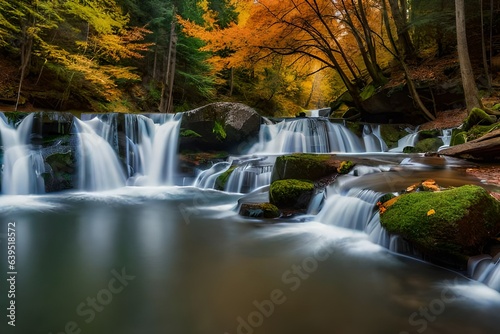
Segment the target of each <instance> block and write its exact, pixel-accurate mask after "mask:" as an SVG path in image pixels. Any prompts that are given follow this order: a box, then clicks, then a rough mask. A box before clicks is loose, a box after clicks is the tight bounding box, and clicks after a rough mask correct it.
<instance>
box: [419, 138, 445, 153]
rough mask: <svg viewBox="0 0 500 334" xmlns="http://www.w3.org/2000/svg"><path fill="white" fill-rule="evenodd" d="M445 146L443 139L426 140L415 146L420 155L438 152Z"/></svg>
mask: <svg viewBox="0 0 500 334" xmlns="http://www.w3.org/2000/svg"><path fill="white" fill-rule="evenodd" d="M443 144H444V143H443V140H442V139H441V138H426V139H423V140H420V141H418V142H417V143H416V144H415V151H416V152H418V153H425V152H436V151H437V150H438V148H439V147H441V146H443Z"/></svg>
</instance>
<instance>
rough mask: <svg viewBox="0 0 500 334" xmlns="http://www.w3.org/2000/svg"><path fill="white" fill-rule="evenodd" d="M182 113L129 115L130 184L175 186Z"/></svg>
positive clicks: (126, 124)
mask: <svg viewBox="0 0 500 334" xmlns="http://www.w3.org/2000/svg"><path fill="white" fill-rule="evenodd" d="M181 119H182V114H180V113H179V114H175V115H173V114H159V115H148V116H144V115H130V114H129V115H125V128H126V130H125V131H126V137H127V148H126V149H127V154H126V159H127V166H128V177H129V181H128V184H130V185H148V186H159V185H172V184H173V183H174V176H175V171H176V166H177V145H178V138H179V129H180V122H181Z"/></svg>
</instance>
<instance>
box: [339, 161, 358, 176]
mask: <svg viewBox="0 0 500 334" xmlns="http://www.w3.org/2000/svg"><path fill="white" fill-rule="evenodd" d="M352 167H354V163H353V162H352V161H349V160H346V161H342V162H341V163H340V166H339V167H338V168H337V172H339V174H347V173H349V171H350V170H351V169H352Z"/></svg>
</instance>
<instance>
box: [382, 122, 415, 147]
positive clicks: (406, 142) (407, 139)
mask: <svg viewBox="0 0 500 334" xmlns="http://www.w3.org/2000/svg"><path fill="white" fill-rule="evenodd" d="M405 130H406V132H408V135H406V136H404V137H403V138H401V139H400V140H398V146H397V147H395V148H392V149H390V150H389V151H390V152H403V149H404V148H405V147H407V146H415V144H416V143H417V141H418V127H417V128H415V130H412V129H410V128H406V129H405Z"/></svg>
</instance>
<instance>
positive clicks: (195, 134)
mask: <svg viewBox="0 0 500 334" xmlns="http://www.w3.org/2000/svg"><path fill="white" fill-rule="evenodd" d="M179 137H186V138H201V135H200V134H199V133H198V132H196V131H193V130H190V129H181V131H180V133H179Z"/></svg>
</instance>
